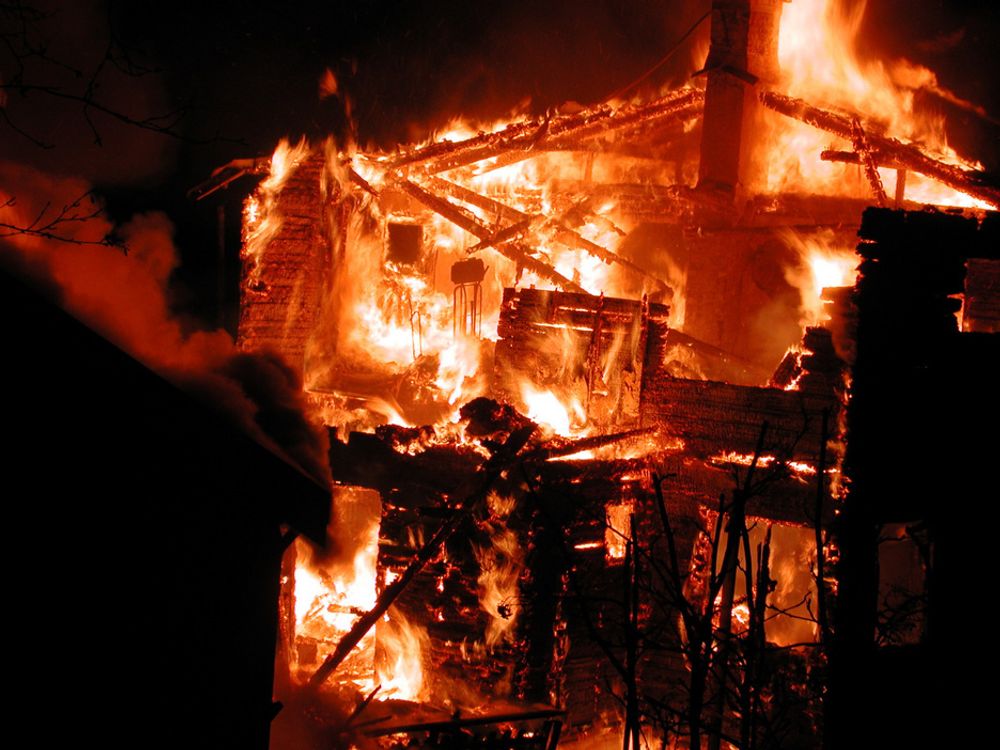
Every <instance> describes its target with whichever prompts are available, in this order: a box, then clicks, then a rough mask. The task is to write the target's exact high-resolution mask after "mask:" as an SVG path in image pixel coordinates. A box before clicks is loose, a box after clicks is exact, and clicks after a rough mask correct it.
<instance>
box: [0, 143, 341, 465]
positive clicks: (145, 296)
mask: <svg viewBox="0 0 1000 750" xmlns="http://www.w3.org/2000/svg"><path fill="white" fill-rule="evenodd" d="M0 186H2V187H0V206H2V208H0V248H2V256H0V257H2V258H3V260H4V262H5V264H6V265H12V266H15V267H16V268H17V269H18V270H20V271H21V273H22V275H27V276H29V277H30V278H31V279H32V280H33V281H34V282H35V284H36V285H39V286H41V287H42V288H43V289H45V290H46V291H48V292H49V294H50V296H52V297H54V299H55V301H56V302H57V303H58V304H60V305H61V306H62V307H64V308H65V309H66V310H67V311H68V312H70V313H71V314H73V315H74V316H76V317H77V318H79V319H80V320H81V321H83V322H84V323H86V324H87V325H88V326H90V327H91V328H93V329H94V330H95V331H97V332H98V333H100V334H101V335H103V336H104V337H106V338H107V339H109V340H110V341H112V342H113V343H114V344H116V345H117V346H119V347H120V348H122V349H124V350H125V351H127V352H128V353H130V354H131V355H132V356H134V357H135V358H136V359H138V360H139V361H141V362H142V363H143V364H145V365H146V366H148V367H150V368H151V369H153V370H155V371H157V372H158V373H160V374H161V375H163V376H164V377H166V378H167V379H168V380H170V381H172V382H174V383H175V384H176V385H178V386H181V387H183V388H184V389H185V390H187V391H189V392H191V393H192V394H196V395H198V396H201V397H202V399H203V400H204V401H205V402H206V403H210V404H213V405H214V406H215V407H216V408H218V409H219V410H221V411H222V412H223V413H224V414H226V415H227V416H228V417H229V418H230V419H232V420H233V421H234V422H235V423H236V424H237V425H239V426H240V427H242V428H243V429H244V430H245V431H246V432H247V433H249V434H250V435H251V436H252V437H253V438H255V439H256V440H257V441H258V442H260V443H262V444H263V445H265V446H266V447H268V448H270V449H271V450H273V451H275V452H277V453H279V454H280V455H283V456H284V457H285V458H287V459H289V460H290V461H291V462H292V463H294V464H296V465H298V466H299V467H300V468H301V469H302V470H303V471H305V472H306V473H308V474H309V475H310V476H312V477H313V478H315V479H316V480H317V481H319V482H321V483H323V484H324V485H326V484H329V482H330V471H329V465H328V458H327V455H328V448H329V446H328V444H327V437H326V432H325V430H323V429H321V428H320V427H318V426H316V425H314V424H313V423H312V422H311V421H310V420H309V418H308V417H307V416H306V409H305V402H304V399H303V397H302V394H301V387H300V383H299V380H298V376H297V375H296V374H295V373H294V372H293V371H292V370H291V368H289V367H288V365H286V364H285V363H284V362H282V361H281V360H280V358H279V357H278V356H277V355H275V354H272V353H260V354H257V353H254V354H250V353H245V352H241V351H239V350H238V349H237V348H236V346H235V344H234V342H233V340H232V338H231V337H230V336H229V334H228V333H226V332H225V331H222V330H216V331H203V330H197V329H195V328H194V326H193V325H192V324H191V322H190V321H185V320H183V319H182V318H180V317H177V316H175V315H174V314H173V313H172V312H171V304H170V303H171V296H170V277H171V274H172V273H173V271H174V270H175V269H176V268H177V265H178V254H177V248H176V246H175V244H174V241H173V225H172V224H171V222H170V220H169V219H168V218H167V217H166V215H164V214H163V213H160V212H152V213H145V214H138V215H136V216H134V217H132V219H131V220H129V221H128V222H126V223H125V224H123V225H121V226H117V227H116V226H114V225H113V224H112V223H111V222H110V221H108V219H107V218H106V216H105V215H104V214H103V213H102V211H101V206H100V204H99V203H98V202H97V201H96V199H95V198H94V197H93V195H92V193H90V192H89V190H90V187H89V185H88V184H87V183H86V182H84V181H83V180H81V179H78V178H67V177H56V176H53V175H51V174H48V173H46V172H43V171H41V170H38V169H35V168H32V167H28V166H24V165H18V164H13V163H9V162H0ZM117 245H123V246H124V249H123V248H122V247H119V246H117Z"/></svg>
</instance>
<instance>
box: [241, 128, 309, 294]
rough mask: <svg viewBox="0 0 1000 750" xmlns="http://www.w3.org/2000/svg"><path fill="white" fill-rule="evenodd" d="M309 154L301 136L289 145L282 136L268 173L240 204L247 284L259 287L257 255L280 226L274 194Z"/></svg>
mask: <svg viewBox="0 0 1000 750" xmlns="http://www.w3.org/2000/svg"><path fill="white" fill-rule="evenodd" d="M308 154H309V146H308V144H307V143H306V140H305V139H304V138H303V139H302V140H300V141H299V142H298V143H297V144H296V145H294V146H292V145H291V144H290V143H289V142H288V141H287V140H284V139H283V140H282V141H281V142H280V143H279V144H278V146H277V148H275V150H274V154H273V155H272V156H271V166H270V170H269V173H268V176H267V177H266V178H265V179H264V181H263V182H261V184H260V188H259V189H258V191H257V193H256V194H254V195H252V196H250V198H248V199H247V202H246V204H245V206H244V208H243V219H244V221H243V249H242V251H241V255H242V257H243V260H244V261H245V264H246V268H247V279H246V281H245V284H246V287H247V288H248V289H251V290H257V289H259V285H260V262H259V261H260V258H261V256H262V254H263V253H264V251H265V250H266V248H267V246H268V244H269V243H270V241H271V240H272V239H273V238H274V237H275V236H276V235H277V233H278V230H279V229H280V227H281V221H282V217H281V213H280V212H279V211H278V210H277V206H276V203H277V196H278V194H279V193H280V192H281V188H282V187H283V186H284V185H285V182H286V181H287V180H288V177H289V175H291V173H292V172H293V171H294V169H295V167H296V166H297V165H298V164H299V163H301V162H302V160H303V159H305V157H306V156H307V155H308Z"/></svg>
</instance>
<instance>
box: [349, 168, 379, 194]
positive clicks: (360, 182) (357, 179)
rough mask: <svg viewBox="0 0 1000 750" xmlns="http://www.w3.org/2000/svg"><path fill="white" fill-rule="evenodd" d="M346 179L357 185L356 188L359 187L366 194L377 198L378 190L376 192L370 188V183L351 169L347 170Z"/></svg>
mask: <svg viewBox="0 0 1000 750" xmlns="http://www.w3.org/2000/svg"><path fill="white" fill-rule="evenodd" d="M347 177H348V179H350V181H351V182H353V183H354V184H355V185H357V186H358V187H360V188H361V189H362V190H364V191H365V192H366V193H370V194H371V195H374V196H375V197H376V198H377V197H378V190H376V189H375V188H373V187H372V186H371V183H369V182H368V180H366V179H365V178H364V177H362V176H361V175H359V174H358V173H357V172H355V171H354V170H353V169H348V170H347Z"/></svg>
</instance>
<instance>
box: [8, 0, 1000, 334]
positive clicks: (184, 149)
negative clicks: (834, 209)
mask: <svg viewBox="0 0 1000 750" xmlns="http://www.w3.org/2000/svg"><path fill="white" fill-rule="evenodd" d="M709 6H710V2H709V0H659V1H656V0H631V1H630V2H625V1H623V0H595V1H594V2H588V3H581V2H579V1H578V0H577V1H575V2H574V1H572V0H549V2H544V3H540V2H537V1H534V2H529V1H527V0H511V1H509V2H496V3H469V2H464V1H459V0H423V1H415V0H410V1H406V0H356V1H355V2H327V3H318V2H301V1H300V2H283V3H274V4H272V5H270V6H264V7H254V6H252V5H251V4H247V3H242V2H235V1H233V0H223V1H222V2H200V3H199V2H171V3H150V4H147V3H141V4H140V3H125V2H101V1H100V0H94V1H93V2H86V3H84V2H81V3H73V4H69V3H58V2H50V1H46V0H40V1H39V2H35V3H30V4H28V5H22V4H19V3H13V4H7V5H5V6H4V7H3V16H2V18H3V24H4V30H5V35H6V34H7V33H8V31H9V30H10V29H12V28H13V29H15V30H16V23H17V21H18V19H19V16H18V14H17V10H18V8H21V9H23V8H28V9H31V10H39V11H42V12H43V15H42V16H40V17H39V19H38V20H37V22H35V23H34V29H35V33H36V35H37V37H38V38H39V39H40V40H41V41H42V42H43V43H44V45H45V48H46V53H47V55H48V57H49V58H50V59H49V60H45V59H41V58H39V57H33V58H32V59H30V60H28V61H27V72H26V74H25V78H34V79H37V80H45V81H56V82H57V83H58V84H59V85H60V86H65V87H66V88H67V89H70V90H77V91H80V90H82V87H83V85H84V84H85V83H86V81H87V80H89V77H90V75H91V73H92V72H93V71H94V70H95V69H96V68H97V67H98V66H99V65H100V63H101V61H102V60H104V59H105V57H106V56H105V53H106V52H107V51H108V50H112V52H113V55H112V57H113V58H114V59H116V60H118V61H119V62H121V61H122V60H124V61H125V64H120V65H119V66H118V67H115V66H114V65H107V64H105V65H104V66H103V68H101V72H100V75H99V76H98V78H97V79H96V81H97V88H96V89H95V93H96V98H97V99H100V100H101V101H104V102H106V103H108V104H109V105H110V106H111V107H112V108H114V109H116V110H120V111H123V112H126V113H128V114H130V115H132V116H133V117H135V118H138V119H141V118H142V117H145V116H149V115H158V114H164V113H179V115H180V119H179V120H178V121H177V122H176V124H174V125H173V126H172V128H171V129H172V130H173V132H175V133H176V134H177V135H180V136H181V137H180V138H174V137H170V136H163V135H159V134H155V133H151V132H148V131H145V130H142V129H139V128H136V127H134V126H132V125H128V124H123V123H120V122H117V121H115V120H114V119H112V118H110V117H108V116H107V115H104V114H102V113H100V112H93V111H92V112H91V113H90V114H91V120H92V121H93V123H94V126H95V128H96V129H97V132H98V135H99V136H100V140H101V141H102V143H101V144H100V145H98V144H97V143H95V135H94V133H93V132H92V130H91V129H90V127H89V126H88V123H87V121H86V119H85V117H84V111H83V107H82V106H81V105H80V104H79V103H78V102H74V101H72V100H69V101H66V100H56V99H52V98H48V97H46V96H44V95H42V94H39V93H37V92H28V93H24V92H20V91H18V90H16V89H10V90H7V91H6V94H7V104H6V112H7V114H8V115H9V116H10V121H11V122H13V123H15V124H16V125H17V127H19V128H20V129H21V130H22V131H24V132H25V133H27V134H28V135H30V136H32V137H33V138H34V139H35V140H40V141H43V142H44V144H45V146H47V147H46V148H43V147H40V146H39V145H37V144H36V143H34V142H33V141H32V139H31V138H28V137H25V136H24V135H22V134H19V133H18V132H16V131H15V130H14V129H13V128H12V127H11V126H10V125H9V124H8V123H7V122H4V123H0V160H8V161H13V162H18V163H28V164H31V165H32V166H36V167H39V168H41V169H44V170H45V171H47V172H49V173H52V174H60V175H72V176H79V177H83V178H85V179H87V180H88V181H89V182H91V183H92V184H94V185H95V186H96V188H97V189H98V191H99V192H100V194H101V195H102V196H103V198H104V199H105V202H106V206H107V210H108V212H109V214H110V215H111V216H112V218H114V219H116V220H125V219H127V218H128V217H129V216H131V215H132V214H133V213H135V212H136V211H143V210H153V209H156V210H164V211H166V212H167V214H168V215H169V216H170V217H171V219H172V220H173V221H174V224H175V225H176V230H177V243H178V247H179V248H180V252H181V255H182V260H183V263H182V266H181V268H180V269H179V270H178V271H177V273H176V274H175V278H174V281H175V284H174V287H175V299H174V303H175V305H176V306H177V308H178V309H179V310H182V311H184V312H187V313H190V314H193V315H194V316H195V318H198V319H201V320H202V321H203V322H205V323H206V324H214V323H217V322H218V321H219V320H220V318H219V316H218V310H217V309H216V308H217V297H218V291H217V290H218V278H217V277H218V268H219V262H218V258H217V257H216V250H215V244H216V240H215V231H216V230H215V205H217V202H216V203H215V204H212V201H211V200H210V201H206V202H204V204H195V203H194V202H193V201H191V200H189V199H188V198H187V197H186V196H185V193H186V191H187V190H188V189H189V188H191V187H192V186H193V185H195V184H197V183H199V182H201V181H202V180H203V179H205V178H206V177H207V176H208V175H209V173H210V172H211V170H212V169H214V168H215V167H217V166H220V165H222V164H224V163H226V162H228V161H229V160H230V159H233V158H238V157H247V156H256V155H266V154H269V153H270V152H271V151H272V150H273V149H274V146H275V144H276V142H277V141H278V139H279V138H281V137H283V136H291V137H297V136H299V135H308V136H313V137H318V136H322V135H326V134H329V133H333V134H334V135H335V136H336V137H337V138H338V140H340V141H341V142H343V141H344V139H345V138H347V137H348V136H353V137H355V138H356V140H357V141H358V142H359V143H361V144H362V145H379V146H383V147H391V146H392V145H393V144H394V143H398V142H400V141H409V140H412V139H421V138H426V137H427V136H428V135H429V133H430V132H431V131H432V130H433V128H435V127H440V126H442V125H444V124H445V123H447V121H448V120H450V119H451V118H453V117H455V116H457V115H465V116H468V117H471V118H473V119H480V120H490V119H495V118H497V117H502V116H504V115H505V114H508V113H509V112H511V110H513V109H515V108H519V109H520V110H522V111H529V112H535V113H537V112H543V111H545V110H547V109H550V108H553V107H556V106H558V105H560V104H562V103H564V102H567V101H577V102H580V103H583V104H593V103H597V102H600V101H602V100H604V99H605V98H606V97H607V96H608V95H609V94H611V93H612V92H615V91H617V90H619V89H621V88H622V87H623V86H625V85H627V84H629V83H630V82H632V81H634V80H636V79H637V78H638V77H640V76H641V75H642V74H643V73H644V72H645V71H647V70H648V69H649V68H650V67H651V66H652V65H654V64H655V63H656V62H657V61H658V60H660V59H661V58H662V57H663V55H664V54H665V53H666V52H667V51H669V50H670V49H671V48H672V47H674V45H675V42H676V40H677V39H678V38H679V37H681V36H682V35H683V33H684V32H685V31H686V30H687V29H688V28H689V27H690V26H691V25H692V24H693V23H694V22H695V21H697V19H698V18H699V17H701V16H702V15H703V13H704V12H705V11H706V10H707V9H708V8H709ZM12 9H13V10H12ZM707 34H708V23H707V21H706V22H704V23H702V24H701V25H700V26H699V28H698V29H697V31H696V32H695V33H694V34H692V35H691V37H690V38H689V39H688V40H687V41H686V42H685V43H684V44H682V45H681V46H680V47H679V48H678V49H677V51H676V53H675V54H674V55H673V57H672V58H671V60H670V62H669V63H668V64H667V65H665V66H663V67H662V68H660V69H659V70H658V71H657V73H656V74H654V75H652V76H650V78H649V79H648V80H647V81H646V82H645V83H644V84H643V85H644V86H649V87H652V86H659V85H661V84H664V83H672V84H681V83H683V82H684V81H685V80H686V79H687V78H688V76H689V75H690V73H691V72H692V71H693V69H694V64H695V63H694V59H693V57H694V55H693V49H694V47H695V46H696V45H701V46H702V47H704V45H705V44H706V43H707ZM998 41H1000V13H998V11H997V10H996V8H995V5H994V4H992V3H981V2H974V1H973V0H961V1H956V0H950V1H948V2H945V1H944V0H924V2H912V0H870V1H869V3H868V8H867V12H866V16H865V22H864V24H863V29H862V39H861V44H860V49H859V53H860V54H862V55H864V56H871V57H875V58H882V59H887V60H888V59H893V58H896V57H906V58H908V59H910V60H912V61H914V62H917V63H920V64H923V65H926V66H927V67H930V68H931V69H933V70H935V71H936V72H937V73H938V76H939V80H940V82H941V84H942V85H944V86H945V87H947V88H949V89H951V90H953V91H954V92H955V93H956V94H957V95H959V96H960V97H963V98H965V99H968V100H971V101H973V102H975V103H977V104H980V105H981V106H983V107H985V109H986V110H987V112H988V113H989V114H990V115H991V116H993V117H997V116H998V113H1000V101H998V99H1000V90H998V89H1000V87H998V86H996V82H995V81H996V76H995V74H994V72H993V67H994V66H993V64H992V63H993V58H994V49H993V45H994V44H996V43H997V42H998ZM0 60H2V61H3V62H2V65H3V68H2V70H0V72H2V76H3V81H4V82H7V81H10V80H11V79H12V74H13V72H14V71H13V69H12V65H13V64H14V63H13V62H12V61H11V60H10V59H6V58H2V57H0ZM52 60H54V61H56V62H57V63H58V64H54V63H53V62H52ZM22 62H23V61H22ZM129 67H131V70H130V71H129V73H130V74H126V73H124V72H122V70H120V68H129ZM327 68H329V69H330V70H332V71H333V72H334V74H335V76H336V77H337V80H338V82H339V85H340V92H341V94H342V95H346V98H348V99H349V100H350V109H351V114H350V116H348V115H347V114H346V113H345V106H344V98H327V99H325V100H322V101H321V100H320V97H319V95H318V94H319V79H320V77H321V76H322V74H323V71H324V70H325V69H327ZM71 69H72V71H71ZM73 71H75V72H73ZM146 71H148V72H146ZM136 72H142V75H134V74H135V73H136ZM924 104H925V105H926V106H930V107H936V108H939V109H941V110H942V111H943V112H945V114H946V115H947V116H948V118H949V137H950V139H951V141H952V142H953V144H954V145H955V146H956V147H957V148H958V149H959V150H960V151H961V152H963V153H964V154H967V155H970V156H972V157H975V158H978V159H979V160H980V161H982V162H983V163H984V165H985V166H986V167H987V169H989V170H991V171H997V170H1000V144H998V128H997V127H996V125H995V124H993V123H990V122H988V121H986V120H983V119H982V118H980V117H977V116H975V115H972V114H969V113H967V112H963V111H962V110H959V109H957V108H955V107H952V106H950V105H945V104H942V103H941V102H939V101H936V100H935V101H928V102H925V103H924ZM8 189H10V188H8ZM210 204H212V205H210ZM232 260H233V259H230V261H231V262H232ZM231 268H232V267H231V266H230V271H229V272H228V275H229V276H232V275H233V274H232V270H231ZM225 281H226V285H227V287H232V286H233V279H231V278H227V279H226V280H225ZM234 294H235V292H234V291H230V296H231V299H230V301H229V305H230V306H231V305H232V297H233V295H234ZM229 322H230V323H231V315H230V318H229Z"/></svg>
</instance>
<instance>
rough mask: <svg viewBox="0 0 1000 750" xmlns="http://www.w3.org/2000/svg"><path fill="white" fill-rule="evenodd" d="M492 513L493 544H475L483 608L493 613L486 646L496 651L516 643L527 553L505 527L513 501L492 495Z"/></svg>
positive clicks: (487, 631) (491, 531)
mask: <svg viewBox="0 0 1000 750" xmlns="http://www.w3.org/2000/svg"><path fill="white" fill-rule="evenodd" d="M487 500H488V504H489V507H490V511H491V518H490V522H489V523H487V524H485V526H486V528H487V530H488V531H489V533H490V545H489V546H488V547H482V548H480V547H478V546H476V545H473V552H474V553H475V556H476V561H477V562H478V563H479V571H480V572H479V577H478V579H477V583H478V588H479V606H480V608H481V609H482V610H483V611H484V612H486V613H487V614H489V616H490V620H489V623H488V625H487V628H486V646H487V648H493V647H494V646H496V645H497V644H499V643H501V642H504V641H506V642H512V641H513V640H514V632H515V626H516V624H517V619H518V615H519V613H520V609H521V607H520V604H519V594H520V588H519V581H520V578H521V572H522V570H523V569H524V550H523V549H522V548H521V544H520V541H519V540H518V537H517V534H516V533H514V532H513V531H511V530H510V529H508V528H507V527H506V525H505V521H506V519H507V517H508V516H509V515H510V512H511V511H512V510H513V508H514V499H513V498H506V499H504V498H501V497H500V496H499V495H497V493H495V492H491V493H490V495H489V497H488V498H487Z"/></svg>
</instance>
